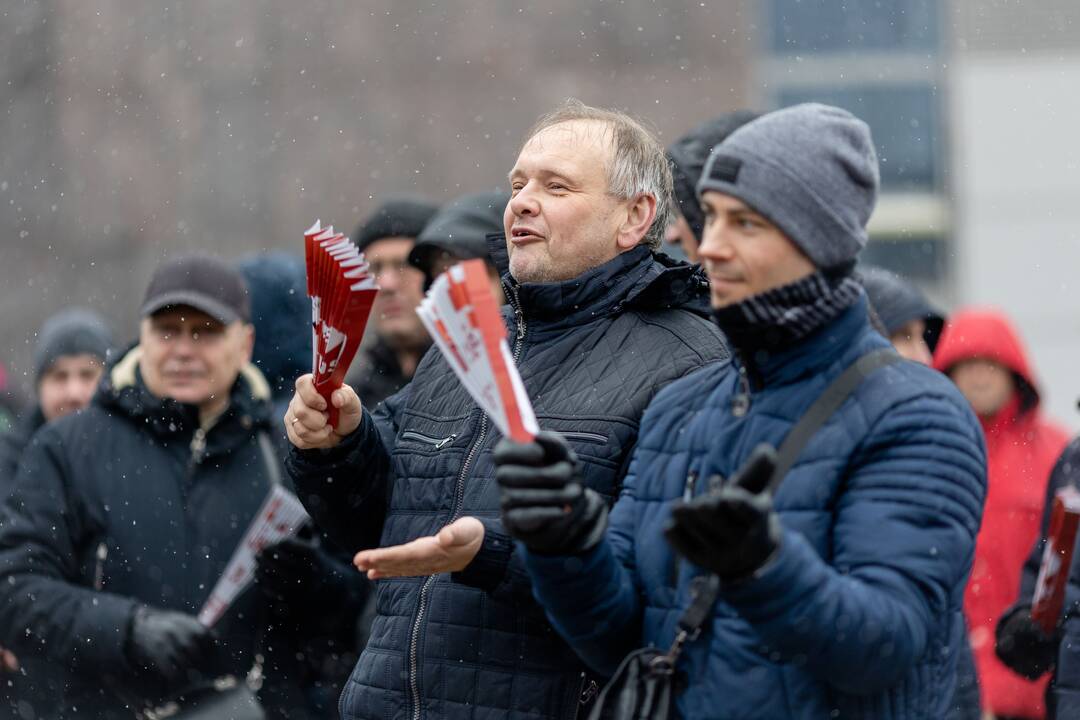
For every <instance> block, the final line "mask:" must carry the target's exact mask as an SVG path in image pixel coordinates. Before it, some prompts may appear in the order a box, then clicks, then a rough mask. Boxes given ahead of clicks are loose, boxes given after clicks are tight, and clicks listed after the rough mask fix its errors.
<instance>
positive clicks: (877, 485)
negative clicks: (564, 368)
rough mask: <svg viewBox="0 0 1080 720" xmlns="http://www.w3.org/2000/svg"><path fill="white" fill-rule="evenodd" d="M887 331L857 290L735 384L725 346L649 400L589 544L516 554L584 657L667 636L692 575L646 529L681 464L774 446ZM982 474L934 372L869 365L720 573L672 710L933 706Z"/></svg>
mask: <svg viewBox="0 0 1080 720" xmlns="http://www.w3.org/2000/svg"><path fill="white" fill-rule="evenodd" d="M886 346H887V343H886V341H885V340H884V339H883V338H882V337H881V336H880V335H878V334H877V333H876V332H874V331H873V330H872V329H871V327H870V325H869V322H868V320H867V306H866V302H865V299H860V301H859V302H857V303H856V304H855V305H854V306H853V307H851V308H849V309H848V310H846V311H845V312H844V313H843V314H842V315H841V316H840V317H839V318H837V319H836V320H835V321H833V322H832V323H831V324H829V325H828V326H827V327H826V328H825V329H823V330H821V331H818V332H817V333H816V334H814V335H812V336H811V337H809V338H808V339H806V340H805V341H803V342H801V343H799V344H798V345H797V346H794V347H792V348H790V349H788V350H786V351H784V352H782V353H779V354H775V355H773V356H771V357H764V356H761V355H760V354H759V357H758V358H757V359H758V360H759V362H757V363H755V368H754V369H756V372H750V373H749V375H750V376H751V377H755V376H756V378H757V380H759V381H760V382H755V383H753V386H752V387H750V388H747V386H746V385H745V384H743V383H742V382H741V381H740V373H739V368H738V365H737V364H736V363H734V362H733V363H731V364H725V365H723V366H715V365H714V366H711V367H709V368H705V369H703V370H700V371H698V372H696V373H694V374H693V375H691V376H690V377H687V378H684V379H683V380H681V381H679V382H677V383H674V384H672V385H671V386H670V387H668V388H667V389H666V390H665V391H664V392H662V393H661V394H660V395H658V396H657V398H656V400H655V401H654V402H653V404H652V405H651V406H650V408H649V410H648V411H647V412H646V414H645V417H644V418H643V419H642V427H643V428H645V429H644V430H643V432H642V436H641V438H640V440H639V443H638V447H637V450H636V451H635V456H634V460H633V463H632V465H631V468H630V473H629V474H628V476H627V480H626V483H625V485H624V489H623V493H622V496H621V498H620V499H619V502H618V503H617V504H616V506H615V509H614V511H613V513H612V516H611V526H610V528H609V531H608V534H607V537H606V540H605V541H604V542H603V543H601V544H600V545H599V546H598V547H597V548H595V549H594V550H593V551H591V552H590V553H588V554H586V555H584V556H581V557H578V558H573V559H567V558H561V557H554V558H553V557H541V556H536V555H532V554H528V555H527V557H526V566H527V567H528V569H529V571H530V574H531V576H532V578H533V584H534V592H535V593H536V595H537V598H538V599H539V600H540V602H541V604H542V605H544V607H545V608H546V609H547V612H548V616H549V618H550V619H551V620H552V622H553V624H554V625H555V627H556V629H558V630H559V632H560V633H561V634H562V635H563V636H564V637H566V638H567V639H568V640H569V642H570V644H571V646H572V647H574V649H575V650H577V651H578V653H579V654H580V655H581V656H582V657H583V658H584V659H585V660H586V661H587V662H588V663H589V664H590V665H591V666H592V667H594V668H596V669H597V670H598V671H601V672H604V673H611V672H612V671H613V670H614V669H615V667H616V665H617V663H618V661H619V659H620V658H621V657H622V656H623V654H625V653H626V652H628V651H629V650H631V649H633V648H634V647H638V646H641V645H654V646H657V647H662V648H666V647H668V646H669V645H670V644H671V642H672V639H673V637H674V634H675V624H676V622H677V620H678V618H679V616H680V614H681V613H682V610H683V609H684V608H685V607H686V606H687V604H688V590H689V587H688V586H689V584H690V580H691V578H692V577H693V576H694V575H695V574H697V573H698V572H699V571H698V570H696V569H695V568H693V567H692V566H690V565H689V564H688V563H686V562H679V561H678V560H677V559H676V556H675V555H674V554H673V553H672V551H671V549H670V548H669V546H668V544H667V543H666V542H665V541H664V539H663V534H662V533H663V528H664V525H665V523H666V522H667V520H668V518H669V513H670V506H671V504H672V502H673V501H674V500H675V499H677V498H680V497H683V496H684V494H686V495H690V494H697V493H700V492H701V491H702V488H703V486H707V484H708V483H705V482H697V483H696V486H695V485H694V484H693V483H694V481H693V479H696V478H701V479H705V478H710V477H711V476H712V475H714V474H717V473H718V474H720V475H721V476H723V477H730V476H731V475H732V474H733V473H734V472H735V471H736V470H737V469H738V467H739V466H740V465H741V464H742V463H743V462H744V461H745V460H746V458H747V456H748V455H749V454H750V452H751V450H752V449H753V448H754V447H755V446H756V445H758V444H759V443H763V442H767V443H771V444H772V445H773V446H779V444H780V443H781V441H782V440H783V438H784V437H785V435H786V434H787V432H788V431H789V430H790V429H791V427H792V425H793V424H794V423H795V422H796V421H797V420H798V419H799V417H801V416H802V414H803V413H804V412H805V411H806V409H807V408H808V407H809V406H810V404H811V403H812V402H813V401H814V400H815V399H816V398H817V397H818V395H819V394H820V393H821V392H822V391H823V390H824V389H825V387H826V386H827V385H828V383H829V382H831V381H832V380H833V379H834V378H835V377H836V376H837V375H838V374H839V373H840V372H842V371H843V370H844V369H845V368H846V367H848V366H849V365H851V363H853V362H854V361H855V360H856V359H857V358H858V357H860V356H861V355H863V354H865V353H868V352H871V351H873V350H876V349H878V348H882V347H886ZM746 389H749V391H750V392H749V410H748V411H747V412H746V414H745V415H743V416H741V417H739V416H736V414H735V413H734V412H733V407H734V406H735V401H736V399H737V396H739V395H741V394H744V393H745V392H746ZM739 400H745V398H739ZM985 472H986V471H985V449H984V447H983V441H982V434H981V431H980V429H979V425H978V422H977V421H976V419H975V417H974V416H973V415H972V413H971V411H970V410H969V409H968V405H967V403H966V402H965V401H964V399H963V398H962V397H961V396H960V394H959V393H958V392H957V391H956V390H955V389H954V388H953V387H952V385H951V384H950V383H949V382H948V381H947V380H946V379H945V378H944V377H942V376H941V375H939V374H937V373H936V372H934V371H932V370H930V369H928V368H926V367H923V366H921V365H917V364H915V363H911V362H902V363H898V364H894V365H891V366H888V367H885V368H881V369H879V370H877V371H876V372H875V373H873V374H872V375H871V376H870V377H869V378H867V380H866V381H865V382H864V383H863V384H862V386H861V387H859V388H858V390H857V391H856V392H855V393H854V395H853V396H852V397H850V398H848V400H847V401H846V402H845V403H844V405H843V406H842V407H841V408H840V409H839V410H838V411H837V412H836V413H835V414H834V415H833V417H832V418H830V420H829V421H828V422H827V423H826V425H825V426H824V427H822V428H821V429H820V430H819V431H818V432H817V434H816V436H815V437H814V438H813V439H812V440H811V442H810V444H809V445H808V446H807V447H806V448H805V449H804V450H803V452H802V455H801V456H800V459H799V460H798V461H797V462H796V464H795V466H794V468H793V469H792V470H791V471H790V472H789V473H788V475H787V477H786V478H785V479H784V481H783V483H782V484H781V486H780V488H779V489H778V491H777V494H776V497H775V507H776V509H777V511H778V513H779V516H780V521H781V524H782V526H783V535H782V540H781V545H780V549H779V551H778V552H777V554H776V555H775V556H774V557H773V559H772V560H771V562H769V563H768V564H767V565H766V566H765V567H764V568H762V569H761V570H760V571H759V572H758V573H756V574H755V576H754V577H752V578H750V579H747V580H745V581H742V582H740V583H737V584H732V585H729V586H727V587H725V588H723V590H722V593H721V598H720V600H719V601H718V602H717V604H716V607H715V609H714V614H713V618H712V621H711V626H707V627H706V632H705V633H704V634H703V635H702V636H701V637H700V638H699V639H698V640H697V641H696V642H694V643H691V644H690V645H689V646H688V647H687V649H686V651H685V652H684V654H683V657H682V658H681V660H680V663H679V667H680V670H681V672H682V673H684V674H685V679H686V680H687V682H688V686H687V689H686V690H685V691H684V692H681V693H680V694H679V696H678V700H677V704H678V710H679V712H680V713H681V715H682V716H683V717H685V718H725V719H731V720H734V719H735V718H761V719H766V718H767V719H768V720H779V719H782V718H806V719H807V720H809V719H811V718H812V719H814V720H819V719H821V718H831V717H840V718H874V719H875V720H887V719H889V718H941V717H943V715H944V708H945V707H946V705H947V702H948V700H949V698H950V696H951V695H952V687H953V680H954V676H955V666H956V648H957V647H958V646H959V644H960V642H961V640H962V634H963V618H962V616H961V612H960V608H961V601H962V598H963V587H964V583H965V581H966V579H967V576H968V571H969V569H970V565H971V560H972V555H973V551H974V544H975V534H976V531H977V530H978V528H979V521H980V514H981V508H982V502H983V496H984V493H985V487H986V475H985Z"/></svg>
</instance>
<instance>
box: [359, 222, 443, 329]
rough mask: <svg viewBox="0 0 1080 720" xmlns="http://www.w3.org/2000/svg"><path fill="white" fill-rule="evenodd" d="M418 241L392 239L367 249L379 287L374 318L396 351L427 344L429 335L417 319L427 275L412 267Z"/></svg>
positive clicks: (372, 272)
mask: <svg viewBox="0 0 1080 720" xmlns="http://www.w3.org/2000/svg"><path fill="white" fill-rule="evenodd" d="M414 244H416V241H415V240H413V239H412V238H408V237H388V238H382V239H381V240H376V241H375V242H373V243H371V244H370V245H368V246H367V248H366V249H365V250H364V255H365V256H366V257H367V260H368V263H369V264H370V266H371V274H372V276H374V278H375V280H376V282H378V283H379V294H378V295H376V296H375V305H374V307H373V308H372V317H373V318H374V319H375V332H376V333H378V335H379V337H381V338H382V339H383V341H385V342H386V343H387V344H388V345H389V346H390V347H392V348H411V347H417V346H420V345H423V344H424V343H426V342H427V331H426V330H425V329H424V325H423V324H422V323H421V322H420V318H419V317H417V315H416V306H417V305H419V304H420V301H421V300H423V299H424V273H422V272H420V271H419V270H417V269H416V268H414V267H412V266H411V265H409V263H408V258H409V251H411V250H412V248H413V245H414Z"/></svg>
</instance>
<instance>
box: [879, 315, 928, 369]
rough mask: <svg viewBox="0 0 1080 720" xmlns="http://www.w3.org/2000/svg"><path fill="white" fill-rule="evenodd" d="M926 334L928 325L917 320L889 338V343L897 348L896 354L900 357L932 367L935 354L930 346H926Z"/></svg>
mask: <svg viewBox="0 0 1080 720" xmlns="http://www.w3.org/2000/svg"><path fill="white" fill-rule="evenodd" d="M925 332H926V323H925V322H923V321H922V320H919V319H915V320H912V321H910V322H908V323H907V324H906V325H904V327H902V328H900V329H899V330H897V331H896V332H894V333H893V334H892V336H891V337H890V338H889V342H891V343H892V344H893V347H894V348H896V352H897V353H899V354H900V357H903V358H907V359H908V360H914V361H915V362H917V363H922V364H923V365H930V364H931V363H932V362H933V354H932V353H931V352H930V346H929V345H927V344H926V339H925V337H924V336H923V333H925Z"/></svg>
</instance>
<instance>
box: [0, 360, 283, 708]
mask: <svg viewBox="0 0 1080 720" xmlns="http://www.w3.org/2000/svg"><path fill="white" fill-rule="evenodd" d="M138 352H139V351H138V349H137V348H136V349H134V350H132V351H131V352H130V353H128V355H127V356H126V357H124V358H123V359H121V360H120V361H119V362H118V363H117V364H116V365H115V366H113V367H112V368H111V370H110V372H109V374H108V376H107V377H106V379H105V380H104V381H103V383H102V386H101V388H100V389H99V391H98V394H97V396H96V397H95V400H94V402H93V403H92V404H91V406H90V407H89V408H87V409H86V410H83V411H81V412H79V413H76V414H74V415H71V416H68V417H65V418H61V419H60V420H57V421H56V422H54V423H52V424H50V425H48V426H46V427H45V428H44V429H43V430H41V431H40V432H39V433H38V434H37V435H35V436H34V439H33V440H32V441H31V443H30V445H29V446H28V447H27V448H26V451H25V453H24V454H23V457H22V464H21V466H20V469H19V473H18V475H17V477H16V481H15V488H14V491H13V492H12V494H11V495H10V496H9V497H8V498H7V500H6V502H5V503H4V504H3V507H2V515H0V580H2V582H0V632H2V637H0V642H2V643H3V644H7V645H9V646H10V647H13V649H14V650H15V651H16V652H17V654H19V655H25V656H32V655H39V656H44V657H46V658H47V659H48V660H49V661H50V662H52V663H53V667H54V670H55V672H56V673H57V674H58V675H66V677H65V682H64V685H65V687H64V693H63V698H62V699H61V698H55V699H54V702H55V705H56V706H55V707H52V708H35V711H36V712H37V714H38V715H41V716H44V717H78V718H88V717H93V718H107V719H111V718H124V720H127V719H128V718H130V717H131V716H132V712H131V711H130V710H127V709H125V708H124V707H123V705H122V703H121V702H120V700H119V699H118V697H117V694H116V693H115V692H114V690H113V688H116V687H120V688H122V689H123V690H122V692H123V693H124V694H125V696H126V697H129V698H132V699H135V698H139V699H145V698H152V697H153V698H156V697H157V695H156V690H157V689H156V688H154V687H153V686H152V685H151V684H150V683H148V682H145V681H143V680H141V679H139V678H137V677H136V676H135V675H134V673H133V670H132V668H131V667H130V665H129V663H128V661H127V658H126V656H125V643H126V642H127V639H128V633H129V630H130V622H131V617H132V613H133V612H134V610H135V608H136V606H138V605H140V604H145V605H150V606H153V607H158V608H167V609H172V610H179V611H183V612H186V613H190V614H196V613H198V611H199V609H200V608H201V606H202V604H203V602H204V601H205V599H206V597H207V596H208V595H209V593H210V590H211V588H212V587H213V585H214V583H215V582H216V581H217V579H218V577H219V576H220V575H221V574H222V571H223V570H224V569H225V565H226V564H227V563H228V561H229V558H230V557H231V556H232V553H233V550H234V549H235V548H236V546H237V545H238V544H239V542H240V540H241V538H242V537H243V535H244V532H245V531H246V530H247V527H248V524H249V522H250V521H251V519H252V517H254V515H255V513H256V512H257V511H258V509H259V506H260V505H261V503H262V502H263V499H264V498H265V497H266V494H267V492H268V491H269V488H270V480H269V471H268V464H267V462H266V461H265V458H264V454H263V453H262V452H261V450H260V447H259V444H258V442H257V438H256V434H257V433H258V432H260V431H263V430H266V429H268V428H270V427H271V425H270V417H269V403H268V401H267V400H268V398H269V389H268V387H267V385H266V382H265V380H263V379H262V376H261V375H260V374H259V373H258V371H257V370H255V368H254V367H253V366H249V367H248V368H247V369H246V370H245V372H244V373H243V374H242V375H241V377H240V378H239V379H238V380H237V382H236V384H235V385H234V387H233V391H232V396H231V403H230V406H229V408H228V410H226V412H225V414H224V415H223V416H222V417H221V418H220V419H219V420H218V422H217V423H216V424H214V425H213V427H211V428H210V429H209V431H207V432H205V433H204V432H203V431H202V430H201V429H199V426H198V412H197V409H196V408H195V407H193V406H188V405H181V404H179V403H176V402H174V401H171V400H165V401H162V400H160V399H158V398H156V397H154V396H153V395H151V394H150V392H149V391H148V390H147V389H146V388H145V386H144V385H143V384H142V381H141V378H140V377H139V375H138V371H137V367H138ZM95 585H96V586H99V587H101V588H102V590H100V591H99V590H95V589H94V587H95ZM264 606H265V602H264V601H263V600H262V597H261V594H260V593H258V592H257V591H254V590H248V591H247V592H245V593H244V594H243V595H241V597H240V598H238V599H237V602H236V604H235V605H234V607H233V608H232V609H230V611H229V612H228V613H227V614H226V616H225V617H224V618H222V620H221V621H220V622H219V624H218V625H217V626H216V629H217V632H218V633H219V635H220V642H219V645H218V650H217V652H216V656H215V657H214V658H213V660H212V662H210V663H208V665H207V666H206V667H204V668H200V670H203V671H205V674H206V675H207V676H208V677H210V678H213V677H216V676H218V675H220V674H224V673H231V674H239V675H241V676H243V675H245V674H246V673H247V671H248V670H249V669H250V668H251V666H252V661H253V650H254V648H255V645H256V636H257V634H258V629H259V627H260V626H261V625H262V624H263V623H262V618H264V617H265V611H264ZM268 662H269V663H270V665H271V667H267V668H266V673H267V675H268V679H269V678H274V679H273V680H270V681H269V682H268V683H267V685H266V686H265V687H266V690H265V697H266V698H267V704H268V705H269V706H270V707H272V708H292V707H298V706H300V705H302V701H301V700H300V699H299V698H298V697H287V696H290V695H291V694H294V691H295V690H296V689H295V688H294V687H293V686H292V685H290V684H289V683H294V682H295V679H294V678H293V677H292V676H291V675H289V674H290V673H292V672H293V669H292V668H291V667H285V666H282V665H279V662H280V658H279V657H278V655H277V654H275V655H274V657H273V659H272V660H270V661H268ZM283 676H284V677H289V681H288V683H283V682H278V681H277V680H276V678H281V677H283ZM293 717H296V715H294V716H293Z"/></svg>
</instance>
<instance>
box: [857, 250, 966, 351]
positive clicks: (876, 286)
mask: <svg viewBox="0 0 1080 720" xmlns="http://www.w3.org/2000/svg"><path fill="white" fill-rule="evenodd" d="M857 274H858V278H859V282H860V283H862V286H863V288H865V289H866V295H867V297H868V298H869V299H870V307H871V308H872V309H873V310H874V312H875V313H876V314H877V317H878V319H879V320H880V321H881V324H882V326H883V327H884V328H885V332H886V333H887V335H886V337H887V338H888V339H889V342H891V343H892V344H893V347H894V348H896V352H898V353H900V355H902V356H903V357H906V358H907V359H908V360H914V361H915V362H920V363H922V364H923V365H930V364H932V363H933V355H934V348H935V347H936V346H937V341H938V338H939V337H940V336H941V328H942V327H943V326H944V325H945V317H944V315H942V313H941V312H940V311H939V310H937V309H936V308H934V307H933V306H932V305H931V304H930V301H929V300H927V299H926V296H925V295H923V293H922V291H921V290H919V288H917V287H915V284H914V283H912V282H910V281H909V280H907V279H905V278H902V277H900V276H899V275H897V274H896V273H894V272H892V271H890V270H886V269H885V268H879V267H872V266H864V267H861V268H859V270H858V273H857Z"/></svg>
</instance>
